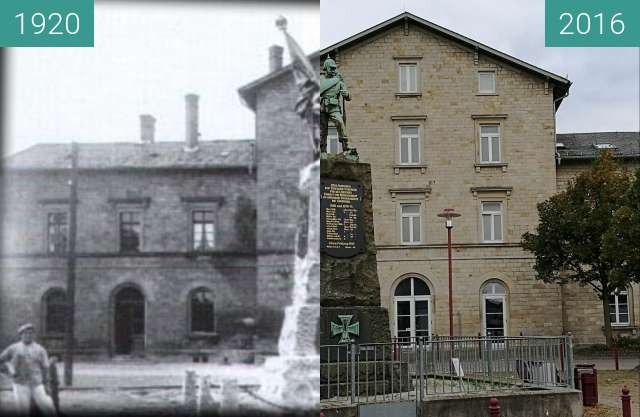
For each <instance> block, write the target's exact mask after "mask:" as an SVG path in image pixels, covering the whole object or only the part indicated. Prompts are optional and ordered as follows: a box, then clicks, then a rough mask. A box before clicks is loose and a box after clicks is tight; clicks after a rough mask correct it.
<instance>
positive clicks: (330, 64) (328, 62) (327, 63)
mask: <svg viewBox="0 0 640 417" xmlns="http://www.w3.org/2000/svg"><path fill="white" fill-rule="evenodd" d="M337 68H338V66H337V65H336V61H334V60H333V59H331V58H330V57H329V56H327V59H325V60H324V65H323V69H324V70H325V71H329V70H336V69H337Z"/></svg>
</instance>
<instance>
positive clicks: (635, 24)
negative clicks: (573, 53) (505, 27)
mask: <svg viewBox="0 0 640 417" xmlns="http://www.w3.org/2000/svg"><path fill="white" fill-rule="evenodd" d="M565 12H567V13H571V15H572V16H573V21H572V23H571V25H570V26H569V27H568V28H567V29H566V31H568V32H573V35H561V34H560V32H561V31H562V30H563V29H564V27H565V26H566V25H567V23H568V18H567V17H564V18H563V19H562V20H560V16H561V15H562V14H563V13H565ZM580 13H586V14H588V15H589V17H590V19H591V30H590V31H589V33H587V34H584V35H583V34H580V33H578V30H577V28H576V24H577V18H578V15H579V14H580ZM599 13H602V14H603V17H602V29H603V30H602V32H603V34H600V18H598V17H595V15H597V14H599ZM617 13H622V15H621V16H618V17H617V18H616V19H620V20H622V21H624V26H625V29H624V32H623V33H622V34H620V35H616V34H614V33H613V32H612V31H611V18H612V17H613V16H614V15H615V14H617ZM544 15H545V30H544V32H545V42H544V43H545V46H640V0H545V11H544ZM585 29H586V20H585V18H582V30H583V31H584V30H585ZM616 30H619V27H618V26H617V25H616Z"/></svg>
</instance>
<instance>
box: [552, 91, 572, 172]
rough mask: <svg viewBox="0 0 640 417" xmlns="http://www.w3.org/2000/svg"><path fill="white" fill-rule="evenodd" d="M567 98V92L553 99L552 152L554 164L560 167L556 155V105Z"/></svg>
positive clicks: (558, 155) (558, 158)
mask: <svg viewBox="0 0 640 417" xmlns="http://www.w3.org/2000/svg"><path fill="white" fill-rule="evenodd" d="M567 97H569V90H567V92H566V93H565V95H564V96H562V97H558V98H555V99H553V104H552V106H553V152H554V153H555V159H556V164H557V165H560V154H559V153H558V131H557V128H556V125H557V121H556V103H557V102H559V101H560V100H564V99H565V98H567Z"/></svg>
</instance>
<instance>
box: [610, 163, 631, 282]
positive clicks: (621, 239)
mask: <svg viewBox="0 0 640 417" xmlns="http://www.w3.org/2000/svg"><path fill="white" fill-rule="evenodd" d="M623 204H624V205H623V206H622V207H620V208H619V209H617V210H616V211H615V212H614V216H613V217H614V219H613V222H612V226H611V228H610V229H609V230H608V231H607V233H606V234H605V235H604V238H603V244H602V246H603V247H602V250H603V255H604V256H605V257H607V258H608V259H610V260H612V259H618V260H620V262H617V263H613V262H611V263H612V264H613V265H614V266H613V268H612V270H611V279H612V280H614V281H616V282H623V281H625V280H632V281H635V282H640V169H638V170H637V171H636V173H635V181H634V182H633V184H632V185H631V187H630V188H629V189H628V191H627V193H626V194H625V196H624V201H623Z"/></svg>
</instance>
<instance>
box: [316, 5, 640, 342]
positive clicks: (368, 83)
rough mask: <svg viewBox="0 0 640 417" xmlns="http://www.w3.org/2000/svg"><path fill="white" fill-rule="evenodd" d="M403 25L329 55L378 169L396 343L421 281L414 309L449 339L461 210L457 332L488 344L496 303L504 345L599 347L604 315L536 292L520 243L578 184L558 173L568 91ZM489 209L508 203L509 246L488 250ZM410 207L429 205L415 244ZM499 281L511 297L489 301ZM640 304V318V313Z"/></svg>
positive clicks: (427, 28)
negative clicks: (407, 220) (407, 290)
mask: <svg viewBox="0 0 640 417" xmlns="http://www.w3.org/2000/svg"><path fill="white" fill-rule="evenodd" d="M404 15H405V16H400V17H399V18H395V19H392V20H390V21H388V22H386V23H385V24H381V25H379V26H377V27H375V28H372V29H371V30H369V31H365V32H363V34H362V35H356V36H354V37H353V38H350V39H347V40H345V41H343V42H340V43H338V44H336V45H334V46H331V47H328V48H326V49H325V50H323V51H322V57H323V58H324V57H326V56H327V54H330V55H331V56H332V57H334V58H335V59H336V61H337V63H338V66H339V70H340V72H341V73H342V75H343V77H344V79H345V81H346V83H347V85H348V88H349V90H350V92H351V95H352V97H353V99H352V101H350V102H347V105H346V107H347V125H348V130H349V135H350V140H351V143H352V146H354V147H356V148H357V150H358V153H359V155H360V160H361V161H362V162H366V163H369V164H371V167H372V181H373V198H374V201H373V208H374V222H375V238H376V246H377V251H378V255H377V256H378V275H379V279H380V288H381V300H380V302H381V305H382V306H384V307H387V308H388V309H389V316H390V321H391V333H392V336H393V335H397V336H401V335H407V334H409V333H408V332H403V329H402V328H399V326H400V327H403V326H404V324H406V323H407V322H406V321H402V319H401V318H400V317H399V316H401V315H403V314H408V313H402V312H399V311H398V310H399V309H404V308H405V307H404V306H402V305H401V304H398V303H400V302H401V301H402V300H407V298H404V299H403V298H402V297H400V298H398V297H396V295H395V294H396V291H398V290H399V286H400V283H401V282H403V281H404V280H405V279H407V278H411V277H413V278H416V279H418V280H420V281H422V282H424V283H426V285H427V286H428V295H427V294H425V293H423V295H422V297H416V298H415V299H414V300H413V301H415V303H416V304H415V305H414V306H412V307H411V308H412V312H411V314H415V311H414V310H416V311H417V310H418V309H420V308H421V307H419V306H418V299H420V300H427V299H428V302H429V305H428V314H424V315H425V316H428V327H429V329H428V330H429V332H430V333H431V334H439V335H446V334H449V316H448V310H449V303H448V268H447V249H446V242H447V232H446V229H445V225H444V221H443V219H442V218H440V217H437V214H438V213H439V212H441V211H442V210H443V209H444V208H446V207H452V208H454V209H455V210H457V211H458V212H459V213H460V214H461V215H462V216H461V217H459V218H457V219H455V220H454V228H453V242H454V244H453V277H454V279H453V311H454V314H453V316H454V318H453V321H454V326H453V327H454V331H453V332H454V334H456V335H476V334H487V320H489V321H491V320H492V319H491V318H489V317H488V316H487V315H486V313H487V309H491V308H492V306H491V302H492V301H491V300H496V299H498V301H500V300H501V301H502V304H503V306H504V307H503V310H502V317H500V318H499V319H500V320H502V325H503V329H504V333H505V334H506V335H510V336H516V335H519V334H524V335H559V334H562V333H567V332H573V333H574V334H575V335H576V338H575V342H576V343H594V342H602V341H603V340H604V338H603V335H602V331H601V329H600V326H601V324H602V317H601V316H602V314H601V307H599V306H597V305H594V304H588V305H589V307H586V306H587V305H586V304H584V300H585V299H589V297H591V294H590V293H589V290H588V289H576V288H573V287H568V288H566V289H561V288H560V287H559V286H558V285H549V284H545V283H543V282H541V281H538V280H536V279H535V272H534V270H533V268H532V266H533V264H534V259H533V257H532V255H531V254H530V253H528V252H525V251H523V250H522V248H521V246H520V244H519V242H520V239H521V236H522V234H523V233H525V232H527V231H532V232H533V231H534V230H535V227H536V224H537V222H538V217H537V209H536V205H537V204H538V203H540V202H542V201H544V200H546V199H548V198H549V197H551V196H552V195H553V194H554V193H556V192H557V190H558V187H561V186H562V184H564V183H565V182H566V178H567V177H568V176H572V175H574V174H575V172H574V171H573V170H571V172H568V170H564V167H561V168H559V169H558V168H557V167H556V158H555V152H556V149H555V148H556V145H555V133H556V132H555V111H556V110H557V106H558V105H559V104H558V102H561V99H562V96H563V95H564V93H565V92H566V91H567V90H568V88H569V86H570V82H569V81H568V80H564V79H562V78H561V77H557V76H554V75H553V74H549V73H546V72H544V71H543V70H540V69H538V68H531V67H527V66H526V65H523V64H522V62H521V61H517V60H514V59H513V58H511V57H505V56H504V55H500V54H499V53H496V51H494V50H491V49H490V48H487V47H485V46H484V45H479V44H477V43H474V42H473V41H471V40H469V39H466V38H464V39H462V40H461V38H460V37H458V36H459V35H456V34H452V33H451V32H449V31H447V30H446V29H442V28H439V27H435V26H434V25H431V24H429V23H428V22H427V23H425V22H424V21H422V20H421V19H419V18H416V17H415V16H413V15H410V14H408V13H405V14H404ZM403 65H412V66H413V67H414V68H415V71H416V73H417V76H416V79H417V80H416V81H417V88H416V89H415V91H413V92H410V93H407V92H403V91H401V90H402V86H401V85H400V77H401V71H403V69H402V68H401V67H402V66H403ZM481 72H488V73H491V74H494V77H495V91H494V92H492V93H481V92H479V73H481ZM554 77H555V78H554ZM487 124H488V125H493V126H499V132H500V154H501V155H500V158H499V160H498V161H496V162H495V163H483V162H482V160H481V157H480V154H481V151H480V146H481V144H480V129H481V126H482V125H487ZM403 127H412V128H417V132H418V137H419V139H418V147H417V148H418V149H419V155H420V156H419V158H417V160H415V159H414V160H413V161H411V162H413V163H411V164H407V163H403V161H402V159H401V158H402V157H401V152H402V151H401V145H400V143H401V139H400V134H401V129H402V128H403ZM414 131H415V130H414ZM405 152H406V151H405ZM412 153H414V152H412ZM404 162H406V161H404ZM485 202H487V203H500V205H501V206H500V207H501V210H500V212H501V213H500V214H501V216H502V217H501V219H502V235H503V236H502V239H497V240H499V241H496V242H489V243H487V242H484V241H483V223H482V222H483V221H482V207H483V206H482V204H483V203H485ZM405 204H413V205H419V213H420V214H419V224H420V231H421V233H420V235H421V236H420V239H419V241H417V242H412V243H410V244H407V242H403V237H402V233H403V232H402V217H403V216H402V207H403V205H405ZM491 283H499V284H500V286H501V287H502V288H504V291H505V293H504V294H500V295H498V296H497V297H491V296H490V295H489V296H484V295H483V290H485V289H489V288H492V287H491V286H490V285H489V284H491ZM563 294H564V296H565V300H564V302H563ZM414 295H415V294H414ZM633 297H634V300H638V298H637V297H638V294H637V292H634V295H633ZM592 298H593V297H592ZM487 299H489V301H487ZM487 303H488V304H487ZM633 304H634V307H633V308H634V309H635V314H634V317H637V315H638V304H640V303H638V302H635V303H633ZM405 306H408V304H405ZM493 306H494V307H495V304H494V305H493ZM563 306H564V307H563ZM406 308H408V307H406ZM585 308H588V309H590V314H589V320H584V319H583V318H584V317H585V314H584V309H585ZM407 311H408V310H407ZM598 317H599V320H600V322H598ZM493 318H495V316H494V317H493ZM563 318H564V320H563ZM418 321H422V323H426V320H425V319H424V317H423V318H422V319H418V318H416V322H415V323H414V324H412V327H413V328H414V330H415V329H417V328H418V327H420V324H418ZM424 326H426V325H423V328H424ZM411 334H412V335H414V334H415V333H414V332H412V333H411Z"/></svg>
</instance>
